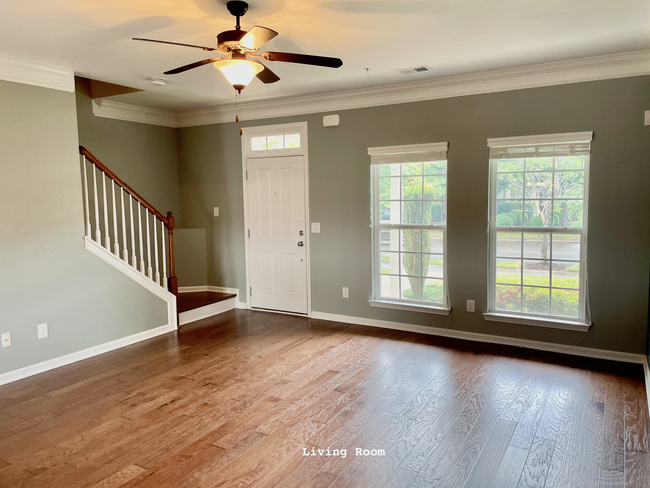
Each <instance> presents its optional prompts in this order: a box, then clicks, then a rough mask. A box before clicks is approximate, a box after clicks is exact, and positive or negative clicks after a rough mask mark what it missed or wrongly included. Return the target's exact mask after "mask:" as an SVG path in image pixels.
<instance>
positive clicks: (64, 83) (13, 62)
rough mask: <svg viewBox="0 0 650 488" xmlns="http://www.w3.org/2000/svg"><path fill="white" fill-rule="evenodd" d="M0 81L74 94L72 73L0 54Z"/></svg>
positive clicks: (69, 70)
mask: <svg viewBox="0 0 650 488" xmlns="http://www.w3.org/2000/svg"><path fill="white" fill-rule="evenodd" d="M0 80H5V81H12V82H14V83H22V84H24V85H33V86H40V87H43V88H51V89H53V90H61V91H66V92H74V71H72V70H71V69H68V68H61V67H58V66H52V65H49V64H43V63H36V62H33V61H25V60H23V59H16V58H12V57H9V56H4V55H1V54H0Z"/></svg>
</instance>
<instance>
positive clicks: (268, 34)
mask: <svg viewBox="0 0 650 488" xmlns="http://www.w3.org/2000/svg"><path fill="white" fill-rule="evenodd" d="M277 35H278V33H277V32H275V31H274V30H271V29H269V28H267V27H262V26H259V25H255V26H253V28H252V29H251V30H249V31H248V32H247V33H246V35H244V37H242V38H241V40H240V41H239V44H240V45H241V46H243V47H245V48H246V49H254V50H255V51H257V50H258V49H259V48H260V47H262V45H264V44H266V43H267V42H269V41H270V40H271V39H273V38H274V37H275V36H277Z"/></svg>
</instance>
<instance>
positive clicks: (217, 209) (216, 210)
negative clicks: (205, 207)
mask: <svg viewBox="0 0 650 488" xmlns="http://www.w3.org/2000/svg"><path fill="white" fill-rule="evenodd" d="M214 216H215V217H219V207H214Z"/></svg>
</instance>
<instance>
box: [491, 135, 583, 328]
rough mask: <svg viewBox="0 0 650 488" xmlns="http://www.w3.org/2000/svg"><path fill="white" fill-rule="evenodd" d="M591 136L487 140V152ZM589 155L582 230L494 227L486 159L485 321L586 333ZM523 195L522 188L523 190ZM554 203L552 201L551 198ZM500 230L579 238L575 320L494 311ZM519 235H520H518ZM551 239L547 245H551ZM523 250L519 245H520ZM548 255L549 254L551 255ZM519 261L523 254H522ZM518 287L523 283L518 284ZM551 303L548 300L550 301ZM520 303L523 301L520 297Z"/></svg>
mask: <svg viewBox="0 0 650 488" xmlns="http://www.w3.org/2000/svg"><path fill="white" fill-rule="evenodd" d="M592 139H593V132H572V133H562V134H544V135H536V136H521V137H502V138H492V139H488V147H490V148H508V147H518V146H533V145H542V144H567V143H584V142H589V143H590V142H591V141H592ZM590 158H591V155H589V156H586V157H585V167H584V195H583V217H582V223H583V226H582V228H565V227H555V226H549V227H530V226H524V222H522V225H521V226H510V227H503V226H501V227H497V225H496V221H497V167H496V164H497V160H496V159H492V158H490V187H489V217H488V235H489V269H488V312H487V313H484V314H483V316H484V318H485V320H488V321H494V322H509V323H514V324H522V325H534V326H541V327H550V328H558V329H567V330H578V331H586V330H588V329H589V327H590V326H591V321H590V320H591V319H590V316H589V307H588V288H587V235H588V232H587V222H588V207H589V166H590ZM555 171H556V170H555V168H553V170H552V173H553V182H555ZM523 191H524V192H525V191H526V190H525V188H523ZM551 200H552V201H554V198H551ZM522 201H525V200H524V199H522ZM504 229H507V230H511V231H513V232H522V233H523V232H529V233H547V234H550V235H551V236H552V235H553V234H579V235H580V272H579V277H578V279H579V283H580V288H579V290H580V291H579V293H580V295H579V301H578V307H579V311H578V318H577V319H572V318H567V317H562V316H554V315H546V314H534V313H529V312H523V311H522V312H517V311H510V310H507V311H506V310H497V308H496V285H497V282H496V278H497V269H496V261H497V257H496V244H497V242H496V239H497V231H500V232H503V231H504ZM522 235H523V234H522ZM552 240H553V239H552V237H551V245H552ZM522 246H523V241H522ZM551 252H552V251H551ZM522 258H523V252H522ZM549 271H550V276H549V289H550V288H552V269H551V270H549ZM521 286H522V287H523V286H524V285H523V280H522V285H521ZM550 299H552V297H551V298H550ZM522 303H523V297H522Z"/></svg>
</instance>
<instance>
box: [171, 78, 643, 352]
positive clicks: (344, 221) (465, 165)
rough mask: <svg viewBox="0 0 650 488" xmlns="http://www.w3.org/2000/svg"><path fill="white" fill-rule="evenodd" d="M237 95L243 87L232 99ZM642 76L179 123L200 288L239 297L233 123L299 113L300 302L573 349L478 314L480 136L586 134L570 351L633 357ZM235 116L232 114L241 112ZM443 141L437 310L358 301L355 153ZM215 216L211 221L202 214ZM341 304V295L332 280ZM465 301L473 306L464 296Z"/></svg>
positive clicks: (240, 221)
mask: <svg viewBox="0 0 650 488" xmlns="http://www.w3.org/2000/svg"><path fill="white" fill-rule="evenodd" d="M244 98H245V94H244ZM648 109H650V76H641V77H633V78H623V79H614V80H604V81H594V82H588V83H577V84H570V85H560V86H551V87H543V88H533V89H526V90H516V91H509V92H502V93H490V94H483V95H474V96H464V97H458V98H448V99H441V100H431V101H423V102H416V103H408V104H401V105H389V106H382V107H373V108H365V109H355V110H347V111H340V112H338V113H339V114H340V116H341V124H340V126H338V127H332V128H324V127H323V124H322V116H323V115H324V114H311V115H303V116H295V117H283V118H277V119H266V120H253V121H245V122H243V123H241V124H236V123H224V124H217V125H211V126H202V127H190V128H183V129H179V131H178V144H179V178H180V194H181V205H182V208H183V223H184V225H185V226H186V227H197V228H205V229H207V249H208V282H209V284H210V285H214V286H226V287H237V288H239V290H240V292H241V294H242V296H244V291H245V282H246V279H245V260H244V213H243V193H242V191H243V183H242V172H241V158H242V155H241V139H240V136H239V128H240V127H241V126H243V127H250V126H261V125H269V124H279V123H289V122H298V121H307V122H308V125H309V129H308V131H309V179H310V183H309V194H310V202H309V204H310V214H311V220H312V221H313V222H320V223H321V233H320V234H315V235H312V236H311V276H312V309H313V310H314V311H319V312H329V313H334V314H342V315H351V316H357V317H364V318H369V319H381V320H389V321H395V322H403V323H410V324H417V325H428V326H433V327H440V328H445V327H447V326H448V325H449V326H450V327H451V328H453V329H458V330H462V331H468V332H477V333H485V334H493V335H502V336H508V337H515V338H522V339H530V340H537V341H547V342H556V343H567V344H572V343H575V342H577V341H579V340H581V338H582V333H579V332H571V331H563V330H557V329H548V328H542V327H532V326H524V325H515V324H506V323H497V322H486V321H485V320H484V319H483V316H482V314H481V313H480V312H483V311H486V310H487V270H488V239H487V234H486V229H487V213H488V154H489V153H488V148H487V144H486V143H487V141H486V139H487V138H489V137H506V136H518V135H532V134H550V133H558V132H575V131H594V141H593V144H592V155H591V172H590V202H589V250H588V266H589V286H590V301H591V309H592V320H593V324H594V325H593V328H592V330H591V331H590V332H589V333H588V335H587V336H586V337H584V338H583V339H582V342H580V345H581V346H585V347H591V348H600V349H607V350H616V351H625V352H631V353H644V352H645V351H646V347H647V344H648V342H647V334H648V270H649V269H650V226H649V225H648V223H649V222H650V164H648V158H649V155H650V127H647V126H644V125H643V113H644V111H645V110H648ZM244 116H245V111H244ZM442 141H447V142H449V176H448V178H449V179H448V205H449V210H448V241H447V243H448V259H449V262H448V272H449V288H450V296H451V305H452V309H453V311H452V315H451V322H448V317H444V316H435V315H430V314H423V313H417V312H405V311H399V310H387V309H377V308H371V307H370V306H369V305H368V299H369V298H371V286H372V279H371V232H370V228H369V226H368V222H369V208H370V203H369V202H370V170H369V159H368V156H367V148H368V147H375V146H387V145H401V144H416V143H427V142H442ZM213 206H218V207H219V208H220V212H221V216H220V217H218V218H214V217H213V216H212V215H211V208H212V207H213ZM343 286H347V287H349V289H350V298H349V299H344V298H342V297H341V287H343ZM466 299H474V300H476V311H477V312H476V313H467V312H466V311H465V300H466Z"/></svg>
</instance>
